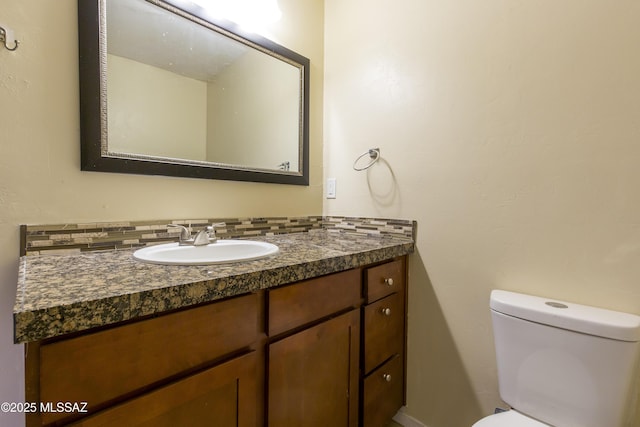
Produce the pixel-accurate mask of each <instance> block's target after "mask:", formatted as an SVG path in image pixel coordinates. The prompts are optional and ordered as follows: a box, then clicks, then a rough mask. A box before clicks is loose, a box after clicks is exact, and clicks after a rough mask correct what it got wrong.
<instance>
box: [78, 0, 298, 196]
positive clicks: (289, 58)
mask: <svg viewBox="0 0 640 427" xmlns="http://www.w3.org/2000/svg"><path fill="white" fill-rule="evenodd" d="M174 3H176V4H178V5H180V6H181V7H184V8H185V9H188V12H187V11H185V10H183V9H181V8H178V7H176V6H174V5H172V4H169V3H166V2H163V1H160V0H90V1H81V2H79V3H78V6H79V29H80V66H81V73H80V79H81V110H82V111H81V119H82V120H81V122H82V123H81V125H82V148H83V150H82V160H83V161H82V167H83V169H84V170H99V171H109V172H128V173H144V174H161V175H173V176H189V177H197V178H213V179H233V180H243V181H263V182H278V183H288V184H301V185H308V82H309V75H308V68H309V60H308V59H306V58H304V57H302V56H300V55H298V54H296V53H295V52H292V51H290V50H288V49H286V48H284V47H283V46H280V45H277V44H275V43H273V42H271V41H269V40H267V39H264V38H262V37H260V36H257V35H254V34H248V33H244V32H243V31H241V30H240V29H239V28H238V27H235V26H234V25H233V24H231V23H228V22H219V21H218V22H214V21H213V20H211V19H209V18H207V19H206V20H205V19H204V17H206V15H205V11H204V10H203V9H201V8H200V7H199V6H197V5H195V4H193V3H190V2H189V3H187V2H185V6H183V5H181V3H178V2H177V1H176V2H174ZM186 6H188V7H186ZM83 67H84V69H85V70H86V72H85V71H84V70H83ZM96 112H99V114H98V115H97V116H98V117H99V120H97V119H96V117H95V115H96V114H95V113H96Z"/></svg>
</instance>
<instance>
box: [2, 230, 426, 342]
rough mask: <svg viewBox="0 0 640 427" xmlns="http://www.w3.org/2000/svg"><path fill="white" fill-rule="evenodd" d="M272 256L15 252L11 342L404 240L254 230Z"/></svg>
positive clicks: (303, 270)
mask: <svg viewBox="0 0 640 427" xmlns="http://www.w3.org/2000/svg"><path fill="white" fill-rule="evenodd" d="M252 240H261V241H266V242H270V243H273V244H276V245H277V246H278V247H279V248H280V251H279V253H278V254H276V255H275V256H272V257H269V258H266V259H261V260H255V261H249V262H245V263H235V264H222V265H201V266H182V265H156V264H148V263H143V262H140V261H136V260H134V259H133V252H134V250H132V249H126V250H109V251H97V252H87V253H79V254H74V255H40V256H23V257H21V258H20V265H19V275H18V288H17V294H16V303H15V305H14V309H13V317H14V341H15V342H16V343H25V342H32V341H37V340H41V339H46V338H53V337H56V336H60V335H65V334H69V333H74V332H80V331H83V330H87V329H91V328H95V327H101V326H107V325H111V324H115V323H118V322H122V321H127V320H132V319H136V318H140V317H144V316H148V315H154V314H160V313H163V312H166V311H170V310H175V309H180V308H185V307H189V306H193V305H196V304H202V303H206V302H212V301H216V300H219V299H224V298H228V297H232V296H236V295H242V294H246V293H251V292H257V291H259V290H262V289H268V288H272V287H276V286H281V285H286V284H290V283H294V282H298V281H300V280H305V279H311V278H314V277H319V276H323V275H326V274H331V273H336V272H340V271H344V270H348V269H352V268H358V267H362V266H365V265H369V264H374V263H377V262H381V261H385V260H389V259H393V258H395V257H399V256H404V255H408V254H410V253H412V252H413V251H414V241H413V240H412V239H405V238H399V237H395V236H379V235H360V234H349V233H336V232H330V231H327V230H314V231H308V232H304V233H291V234H279V235H273V236H259V237H258V236H256V237H255V238H252Z"/></svg>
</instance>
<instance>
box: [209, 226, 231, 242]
mask: <svg viewBox="0 0 640 427" xmlns="http://www.w3.org/2000/svg"><path fill="white" fill-rule="evenodd" d="M226 225H227V224H226V223H225V222H216V223H215V224H211V225H209V226H207V227H206V228H205V230H207V232H208V233H209V237H210V238H211V239H213V240H214V241H215V240H216V239H217V237H216V227H224V226H226Z"/></svg>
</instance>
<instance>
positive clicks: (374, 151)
mask: <svg viewBox="0 0 640 427" xmlns="http://www.w3.org/2000/svg"><path fill="white" fill-rule="evenodd" d="M367 154H368V155H369V157H370V158H371V161H370V162H369V163H367V164H366V165H364V166H363V167H361V168H359V167H356V164H358V161H359V160H360V159H362V158H363V157H364V156H366V155H367ZM378 160H380V149H379V148H370V149H369V150H367V151H365V152H364V153H362V154H361V155H359V156H358V158H357V159H356V161H355V162H353V169H354V170H357V171H363V170H365V169H369V168H370V167H371V166H373V164H374V163H375V162H377V161H378Z"/></svg>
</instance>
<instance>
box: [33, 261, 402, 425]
mask: <svg viewBox="0 0 640 427" xmlns="http://www.w3.org/2000/svg"><path fill="white" fill-rule="evenodd" d="M405 263H406V261H405V258H404V257H402V258H397V259H394V260H392V261H389V262H385V263H380V264H377V265H374V266H371V267H366V268H357V269H352V270H347V271H343V272H340V273H334V274H329V275H327V276H322V277H318V278H315V279H310V280H304V281H301V282H297V283H294V284H291V285H284V286H280V287H275V288H270V289H268V290H266V291H260V292H256V293H253V294H248V295H243V296H238V297H234V298H229V299H226V300H221V301H216V302H212V303H209V304H204V305H200V306H196V307H191V308H186V309H183V310H179V311H175V312H171V313H167V314H162V315H158V316H155V317H149V318H146V319H142V320H136V321H130V322H126V323H121V324H118V325H114V326H111V327H105V328H100V329H96V330H90V331H87V332H84V333H78V334H73V335H70V336H64V337H59V338H55V339H49V340H44V341H41V342H37V343H29V344H27V346H26V354H27V360H26V363H27V369H26V371H27V374H26V401H28V402H88V406H87V409H88V411H89V412H88V413H80V414H78V413H71V414H70V413H65V412H54V411H48V412H47V411H45V412H43V413H34V414H28V416H27V426H29V427H34V426H38V427H41V426H58V425H75V426H84V427H96V426H112V425H135V426H167V427H169V426H172V427H173V426H178V425H180V426H182V425H188V426H199V425H202V426H211V425H213V426H236V427H262V426H268V427H290V426H307V427H315V426H318V427H326V426H332V427H342V426H343V427H356V426H364V427H384V426H385V425H387V424H388V422H389V421H390V420H391V418H392V417H393V415H394V414H395V413H396V411H397V410H398V409H399V408H400V407H401V406H402V404H403V403H404V392H405V391H404V390H405V350H404V349H405V336H406V335H405V330H406V324H405V318H406V316H405V314H406V308H405V307H406V290H405V289H406V287H405V280H406V279H405V277H406V272H405Z"/></svg>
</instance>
